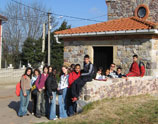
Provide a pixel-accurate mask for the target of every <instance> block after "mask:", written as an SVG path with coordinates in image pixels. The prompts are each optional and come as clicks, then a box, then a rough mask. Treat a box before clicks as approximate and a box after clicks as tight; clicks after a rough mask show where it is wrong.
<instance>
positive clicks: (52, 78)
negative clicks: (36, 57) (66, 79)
mask: <svg viewBox="0 0 158 124" xmlns="http://www.w3.org/2000/svg"><path fill="white" fill-rule="evenodd" d="M45 85H46V92H47V95H48V97H49V99H50V103H49V102H48V103H47V104H48V105H47V106H49V104H50V108H49V114H48V118H49V119H50V120H56V119H57V118H56V91H57V88H58V85H57V81H56V69H53V70H52V72H51V73H49V76H48V78H47V80H46V84H45ZM48 101H49V100H48Z"/></svg>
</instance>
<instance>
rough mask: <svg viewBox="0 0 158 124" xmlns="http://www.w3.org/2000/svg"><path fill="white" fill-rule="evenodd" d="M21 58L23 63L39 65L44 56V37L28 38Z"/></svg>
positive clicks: (33, 65)
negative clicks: (37, 38)
mask: <svg viewBox="0 0 158 124" xmlns="http://www.w3.org/2000/svg"><path fill="white" fill-rule="evenodd" d="M21 58H22V64H23V65H25V66H27V65H28V63H30V64H31V65H32V67H35V68H36V67H39V66H40V64H41V62H42V61H43V58H44V53H42V39H39V40H35V39H33V38H27V39H26V40H25V42H24V45H23V48H22V53H21Z"/></svg>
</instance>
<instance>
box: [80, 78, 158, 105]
mask: <svg viewBox="0 0 158 124" xmlns="http://www.w3.org/2000/svg"><path fill="white" fill-rule="evenodd" d="M157 93H158V78H156V77H143V78H138V77H137V78H136V77H133V78H129V80H128V81H126V80H125V79H109V80H108V81H95V80H94V81H92V82H87V84H86V85H85V86H84V88H83V90H82V93H81V96H80V100H81V101H85V102H86V103H89V102H93V101H96V100H101V99H103V98H113V97H126V96H137V95H141V94H157Z"/></svg>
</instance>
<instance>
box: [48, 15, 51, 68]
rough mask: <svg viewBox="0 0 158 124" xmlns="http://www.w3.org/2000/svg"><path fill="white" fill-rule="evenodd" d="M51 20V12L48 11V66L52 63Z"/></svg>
mask: <svg viewBox="0 0 158 124" xmlns="http://www.w3.org/2000/svg"><path fill="white" fill-rule="evenodd" d="M50 22H51V13H48V66H49V65H50V30H51V26H50Z"/></svg>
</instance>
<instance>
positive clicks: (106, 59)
mask: <svg viewBox="0 0 158 124" xmlns="http://www.w3.org/2000/svg"><path fill="white" fill-rule="evenodd" d="M93 49H94V58H93V61H94V67H95V68H96V69H98V68H99V67H103V70H104V71H105V69H107V68H109V67H110V64H111V63H113V47H111V46H107V47H93Z"/></svg>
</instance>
